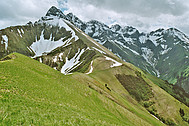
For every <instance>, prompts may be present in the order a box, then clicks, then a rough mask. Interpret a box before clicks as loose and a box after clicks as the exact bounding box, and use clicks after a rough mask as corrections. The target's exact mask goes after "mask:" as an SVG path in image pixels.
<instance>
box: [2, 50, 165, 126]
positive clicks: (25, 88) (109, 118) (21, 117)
mask: <svg viewBox="0 0 189 126" xmlns="http://www.w3.org/2000/svg"><path fill="white" fill-rule="evenodd" d="M10 58H12V59H11V60H5V61H1V62H0V88H1V89H0V123H1V124H2V125H30V124H33V125H76V124H77V125H131V126H133V125H137V126H138V125H162V123H160V122H159V121H157V120H156V119H155V118H153V117H152V116H149V117H148V118H149V119H150V121H147V120H144V119H143V117H141V116H140V115H136V114H135V113H133V112H131V111H129V110H128V109H126V108H123V107H122V106H120V105H118V104H117V103H115V102H113V101H112V100H109V99H108V98H107V97H104V96H103V95H101V94H99V93H98V92H97V91H95V90H93V89H91V88H89V87H88V85H86V84H83V83H81V82H82V81H84V80H82V76H86V75H84V74H81V77H80V79H79V80H76V79H73V76H76V75H77V76H80V75H79V74H74V75H69V76H64V75H63V74H61V73H59V72H58V71H56V70H53V69H52V68H50V67H48V66H46V65H44V64H41V63H39V62H38V61H35V60H33V59H30V58H28V57H25V56H22V55H20V54H17V53H14V54H11V55H10ZM89 79H90V80H92V81H91V82H90V83H91V84H92V83H95V81H94V80H93V79H92V78H90V77H89ZM143 113H144V114H145V115H148V114H147V112H146V111H143Z"/></svg>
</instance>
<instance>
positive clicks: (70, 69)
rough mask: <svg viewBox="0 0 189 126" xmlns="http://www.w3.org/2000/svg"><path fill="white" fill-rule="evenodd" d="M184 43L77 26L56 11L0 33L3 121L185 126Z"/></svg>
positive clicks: (180, 38)
mask: <svg viewBox="0 0 189 126" xmlns="http://www.w3.org/2000/svg"><path fill="white" fill-rule="evenodd" d="M95 40H96V41H95ZM188 40H189V39H188V37H187V36H186V35H184V34H183V33H182V32H180V31H178V30H177V29H173V28H171V29H167V30H164V29H159V30H157V31H154V32H151V33H149V34H145V33H140V32H139V31H138V30H137V29H135V28H133V27H124V28H123V27H121V26H119V25H114V26H112V27H108V26H107V25H105V24H103V23H100V22H98V21H94V20H93V21H89V22H82V21H81V20H80V19H79V18H77V17H76V16H74V15H73V14H71V13H70V14H67V15H64V14H63V13H62V11H61V10H59V9H57V8H56V7H54V6H53V7H51V8H50V9H49V11H48V12H47V14H46V15H45V16H44V17H42V18H41V19H39V20H38V21H36V22H35V23H32V22H29V23H28V24H26V25H22V26H14V27H12V26H11V27H8V28H6V29H2V30H0V58H1V60H0V86H1V90H0V105H1V106H3V107H1V108H0V123H2V124H9V125H21V124H22V125H31V124H33V125H52V124H57V125H76V124H78V125H132V126H133V125H136V126H139V125H141V126H143V125H154V126H158V125H160V126H161V125H165V124H166V125H171V126H172V125H188V122H189V108H188V106H189V95H188V94H187V93H186V92H185V91H184V90H183V89H182V88H180V87H179V86H181V87H185V90H186V91H187V88H188V87H189V85H188V76H189V75H188V73H189V69H188V62H187V61H188V49H189V47H188ZM102 45H103V46H102ZM105 47H106V48H105ZM15 52H16V53H15ZM11 53H12V54H11ZM18 53H20V54H18ZM24 55H25V56H24ZM116 55H117V56H116ZM26 56H29V57H31V58H28V57H26ZM33 59H35V60H33ZM36 60H37V61H36ZM123 60H124V61H126V62H124V61H123ZM38 61H39V62H38ZM42 63H43V64H42ZM131 63H132V64H131ZM44 64H46V65H44ZM133 64H134V65H135V66H134V65H133ZM47 65H48V66H47ZM49 66H50V67H52V68H53V69H52V68H50V67H49ZM136 66H137V67H136ZM138 67H139V68H138ZM140 68H141V69H140ZM142 69H143V70H142ZM58 71H60V72H61V73H63V74H61V73H60V72H58ZM148 72H149V73H151V74H153V75H156V76H157V77H155V76H153V75H151V74H149V73H148ZM158 77H160V78H163V79H166V80H169V82H171V83H174V84H176V85H172V84H170V83H169V82H168V81H165V80H161V79H160V78H158ZM160 87H161V88H160ZM15 103H16V104H15ZM183 103H184V104H183ZM17 104H19V105H17ZM5 105H6V106H5ZM7 106H8V107H7ZM36 106H37V107H36ZM21 108H24V109H21ZM25 109H26V110H27V111H25ZM35 110H37V111H39V113H36V111H35ZM23 113H24V114H23ZM152 115H153V116H155V117H156V118H154V117H153V116H152ZM30 117H32V118H30ZM18 118H19V119H18ZM39 120H41V121H39ZM39 122H40V123H39Z"/></svg>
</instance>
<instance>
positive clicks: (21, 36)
mask: <svg viewBox="0 0 189 126" xmlns="http://www.w3.org/2000/svg"><path fill="white" fill-rule="evenodd" d="M17 31H18V33H19V35H20V37H22V33H21V32H20V29H17Z"/></svg>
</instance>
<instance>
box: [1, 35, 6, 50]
mask: <svg viewBox="0 0 189 126" xmlns="http://www.w3.org/2000/svg"><path fill="white" fill-rule="evenodd" d="M2 38H3V40H5V42H1V43H4V44H5V50H7V48H8V37H7V36H6V35H2Z"/></svg>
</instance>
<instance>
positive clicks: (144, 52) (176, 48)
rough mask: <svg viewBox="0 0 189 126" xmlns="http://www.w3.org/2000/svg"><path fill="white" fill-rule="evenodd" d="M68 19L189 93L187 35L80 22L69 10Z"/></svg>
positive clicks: (96, 38) (111, 47)
mask: <svg viewBox="0 0 189 126" xmlns="http://www.w3.org/2000/svg"><path fill="white" fill-rule="evenodd" d="M66 16H67V19H68V20H69V21H71V22H72V23H73V24H74V25H76V26H77V27H78V28H80V29H81V30H82V31H84V32H85V33H86V34H88V35H89V36H91V37H92V38H93V39H94V40H96V41H97V42H99V43H100V44H101V45H103V46H105V47H106V48H108V49H109V50H110V51H112V52H113V53H114V54H115V55H117V56H118V57H120V58H121V59H122V60H124V61H126V62H130V63H132V64H134V65H135V66H137V67H139V68H141V69H143V70H145V71H147V72H149V73H151V74H152V75H155V76H157V77H160V78H161V79H164V80H168V81H169V82H170V83H172V84H176V85H178V86H181V87H182V88H183V89H185V91H186V92H188V93H189V77H188V66H189V37H188V36H187V35H185V34H184V33H182V32H181V31H179V30H178V29H176V28H169V29H158V30H156V31H152V32H150V33H140V32H139V31H138V30H137V29H136V28H133V27H131V26H125V27H121V26H120V25H118V24H116V25H113V26H111V27H108V26H107V25H105V24H103V23H101V22H99V21H95V20H92V21H89V22H86V23H85V22H82V21H81V20H80V19H78V18H77V17H76V16H74V15H73V14H72V13H70V14H67V15H66Z"/></svg>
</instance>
